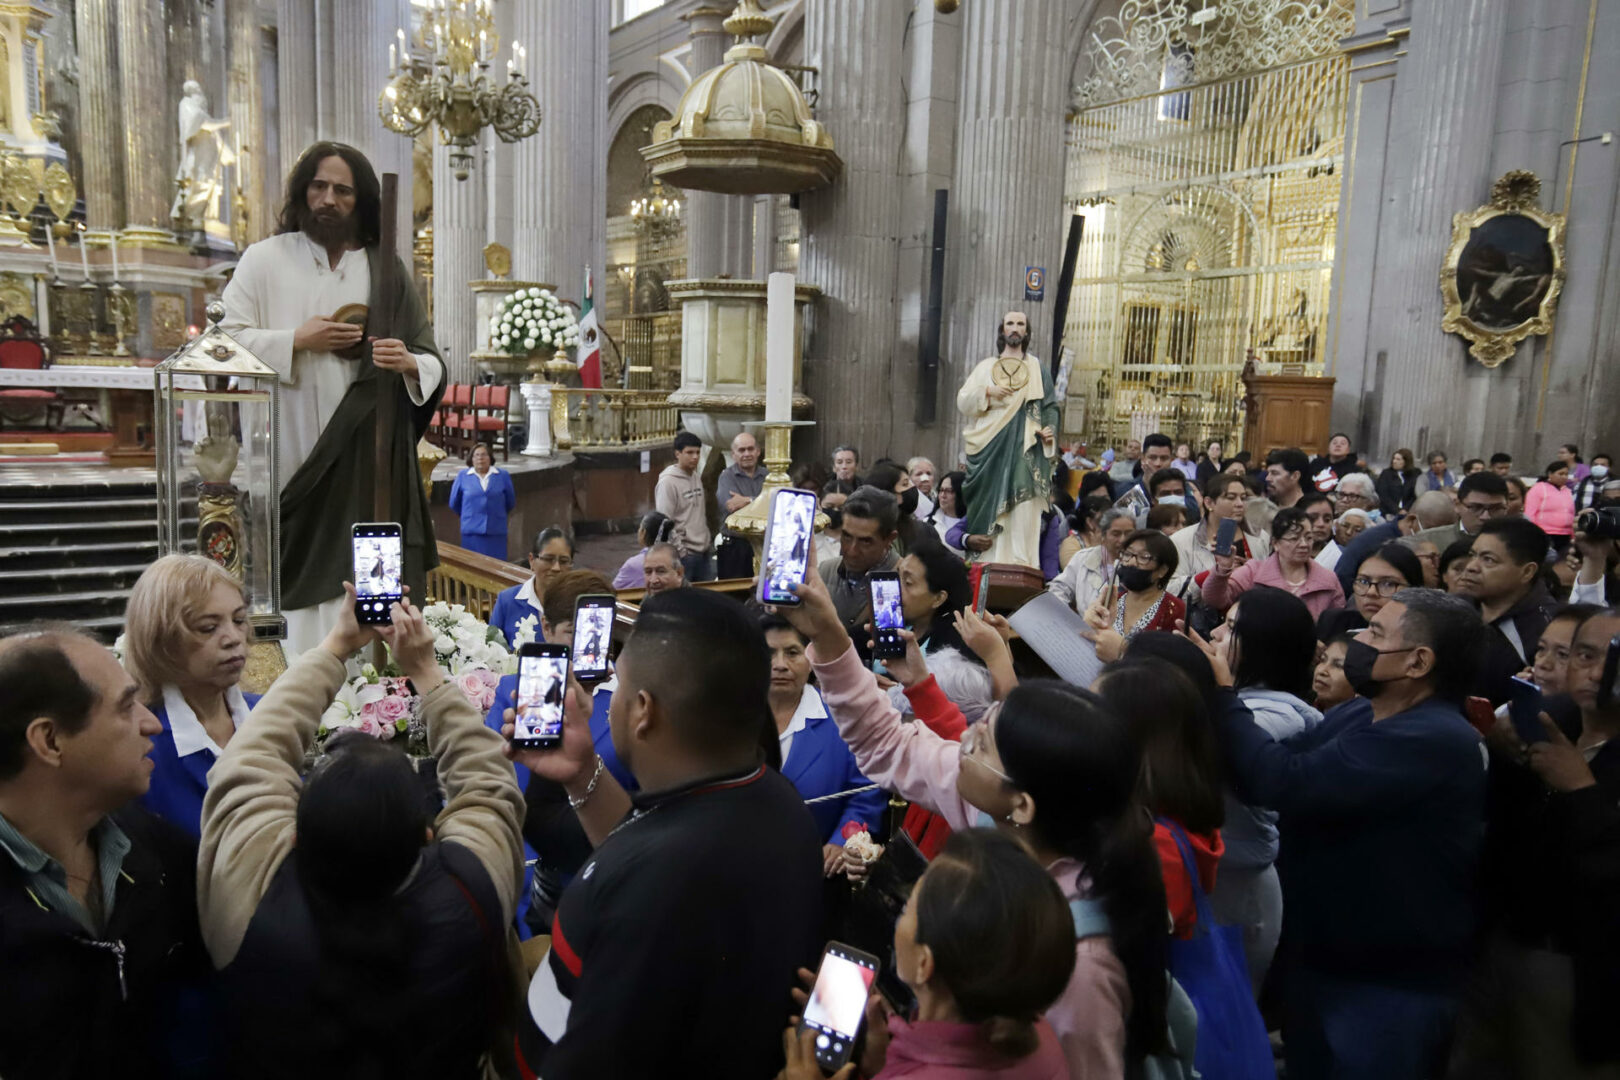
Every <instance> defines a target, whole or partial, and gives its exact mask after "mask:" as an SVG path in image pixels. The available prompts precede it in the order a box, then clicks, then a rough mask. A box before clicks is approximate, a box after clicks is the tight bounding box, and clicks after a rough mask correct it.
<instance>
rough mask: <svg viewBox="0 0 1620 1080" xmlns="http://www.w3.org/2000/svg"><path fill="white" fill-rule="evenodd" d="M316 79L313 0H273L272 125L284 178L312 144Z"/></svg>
mask: <svg viewBox="0 0 1620 1080" xmlns="http://www.w3.org/2000/svg"><path fill="white" fill-rule="evenodd" d="M320 77H321V75H320V74H317V71H316V66H315V0H277V2H276V95H277V97H278V98H279V100H278V102H277V109H276V122H277V125H278V129H277V138H278V140H279V142H280V144H281V171H282V173H284V174H285V173H290V172H291V171H292V167H293V164H294V163H295V162H296V161H297V160H298V155H299V154H301V153H303V151H304V148H305V147H307V146H308V145H309V144H310V143H312V142H314V141H315V131H316V123H315V117H316V112H315V109H316V101H317V99H318V90H317V79H319V78H320ZM282 179H285V177H282Z"/></svg>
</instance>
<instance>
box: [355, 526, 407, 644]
mask: <svg viewBox="0 0 1620 1080" xmlns="http://www.w3.org/2000/svg"><path fill="white" fill-rule="evenodd" d="M349 543H350V546H351V548H352V549H353V553H354V593H355V601H354V617H355V621H357V622H358V623H360V625H362V626H366V625H371V626H386V625H388V624H389V623H390V622H392V621H393V618H394V616H393V606H394V605H395V604H396V603H398V602H399V601H401V600H403V599H405V544H404V538H403V537H402V535H401V533H400V527H399V523H398V522H397V521H362V522H359V523H357V524H356V525H355V526H354V527H353V528H352V529H351V530H350V532H349Z"/></svg>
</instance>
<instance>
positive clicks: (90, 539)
mask: <svg viewBox="0 0 1620 1080" xmlns="http://www.w3.org/2000/svg"><path fill="white" fill-rule="evenodd" d="M192 513H193V514H195V509H193V511H192ZM182 530H183V533H184V534H187V535H195V532H196V522H195V520H192V521H190V522H189V523H186V524H184V525H183V526H182ZM157 557H158V527H157V482H156V479H155V478H154V477H153V475H152V473H151V472H150V471H148V470H118V469H106V468H98V469H93V470H92V469H71V470H67V469H64V471H63V474H62V476H61V478H60V479H53V480H52V482H50V483H45V482H42V481H40V480H37V479H34V478H30V479H29V480H25V481H21V482H18V481H15V480H12V481H8V482H5V483H0V634H3V633H6V632H9V631H11V630H14V629H17V628H18V627H21V626H25V625H27V624H29V623H33V622H40V621H52V622H64V623H68V624H70V625H73V626H77V627H80V628H82V629H84V630H88V631H90V632H92V633H94V634H95V635H96V636H98V637H100V638H102V639H104V640H106V641H108V642H111V641H112V640H113V639H114V638H116V637H117V636H118V635H119V634H120V633H121V632H122V631H123V627H124V607H125V605H126V604H127V603H128V602H129V594H130V589H131V588H132V587H133V586H134V584H135V579H136V578H138V577H139V576H140V574H141V571H142V570H144V569H146V567H147V566H148V565H150V564H151V563H152V561H153V560H154V559H156V558H157Z"/></svg>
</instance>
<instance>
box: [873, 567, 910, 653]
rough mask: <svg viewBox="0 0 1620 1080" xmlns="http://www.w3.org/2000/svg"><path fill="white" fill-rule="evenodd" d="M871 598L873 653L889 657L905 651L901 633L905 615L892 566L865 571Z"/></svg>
mask: <svg viewBox="0 0 1620 1080" xmlns="http://www.w3.org/2000/svg"><path fill="white" fill-rule="evenodd" d="M866 587H867V591H868V593H869V594H870V596H871V601H872V656H873V657H874V658H876V659H879V660H885V659H887V660H892V659H894V658H895V657H897V656H904V655H906V641H905V639H904V638H902V637H901V636H900V631H901V630H902V629H904V628H905V625H906V617H905V614H904V612H902V611H901V609H900V575H899V574H898V573H896V572H895V571H893V570H873V571H871V572H870V573H868V574H867V575H866Z"/></svg>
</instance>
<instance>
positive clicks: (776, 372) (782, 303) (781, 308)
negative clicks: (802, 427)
mask: <svg viewBox="0 0 1620 1080" xmlns="http://www.w3.org/2000/svg"><path fill="white" fill-rule="evenodd" d="M792 419H793V275H792V274H784V273H780V272H778V273H774V274H772V275H771V276H770V277H768V278H766V280H765V422H766V423H767V424H777V423H785V422H787V421H789V420H792Z"/></svg>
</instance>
